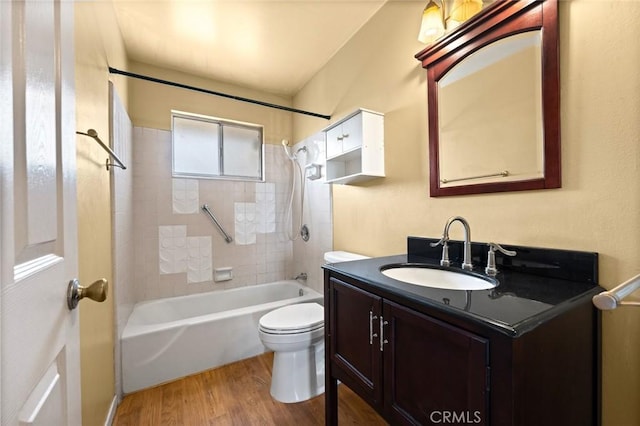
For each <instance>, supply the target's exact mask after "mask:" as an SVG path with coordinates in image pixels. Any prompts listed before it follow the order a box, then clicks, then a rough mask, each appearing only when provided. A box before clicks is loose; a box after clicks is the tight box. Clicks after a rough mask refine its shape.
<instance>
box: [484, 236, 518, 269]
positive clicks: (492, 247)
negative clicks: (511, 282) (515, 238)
mask: <svg viewBox="0 0 640 426" xmlns="http://www.w3.org/2000/svg"><path fill="white" fill-rule="evenodd" d="M487 245H488V246H489V253H487V267H486V268H484V272H485V273H486V274H487V275H489V276H490V277H495V276H496V275H497V274H498V269H497V268H496V250H498V251H499V252H500V253H502V254H504V255H506V256H515V255H516V254H517V253H516V252H515V251H513V250H507V249H505V248H503V247H502V246H501V245H500V244H496V243H487Z"/></svg>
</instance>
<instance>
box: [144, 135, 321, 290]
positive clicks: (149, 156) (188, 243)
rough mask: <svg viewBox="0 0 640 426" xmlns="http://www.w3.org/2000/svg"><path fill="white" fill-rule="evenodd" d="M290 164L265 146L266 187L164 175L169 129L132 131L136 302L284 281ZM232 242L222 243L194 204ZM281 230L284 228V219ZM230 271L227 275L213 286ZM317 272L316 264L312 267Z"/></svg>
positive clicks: (288, 273) (289, 272) (289, 266)
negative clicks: (204, 207)
mask: <svg viewBox="0 0 640 426" xmlns="http://www.w3.org/2000/svg"><path fill="white" fill-rule="evenodd" d="M290 166H291V165H290V164H289V160H288V159H287V157H286V156H285V155H284V152H283V150H282V147H281V146H279V145H269V144H266V145H265V167H266V182H260V183H256V182H242V181H227V180H214V179H178V178H172V177H171V132H169V131H164V130H156V129H149V128H141V127H134V128H133V166H132V168H131V169H132V173H133V212H134V213H133V228H134V229H133V248H134V252H135V254H134V263H135V265H136V267H135V283H136V284H135V291H136V300H137V301H142V300H149V299H156V298H160V297H170V296H179V295H184V294H191V293H199V292H204V291H211V290H219V289H227V288H233V287H239V286H246V285H252V284H261V283H267V282H272V281H277V280H281V279H289V278H292V277H293V276H294V271H296V272H295V273H296V274H297V273H298V270H299V269H300V268H299V267H295V268H294V266H293V258H294V257H293V244H292V242H291V241H290V240H289V239H288V238H287V236H286V233H285V225H284V224H283V218H284V215H285V209H286V207H287V197H288V191H289V188H290V187H289V185H290V180H289V179H290ZM203 204H207V205H208V206H209V208H210V209H211V211H212V212H213V213H214V215H215V216H216V217H217V219H218V221H219V222H220V223H221V224H222V226H223V228H224V229H225V230H226V231H227V233H229V234H230V235H231V236H232V237H233V242H232V243H230V244H228V243H226V242H225V240H224V237H223V236H222V235H221V234H220V232H219V231H218V230H217V229H216V228H215V227H214V225H213V222H212V221H211V219H210V218H209V217H208V216H207V215H205V214H204V213H203V212H202V210H201V209H200V206H202V205H203ZM286 226H291V223H290V222H288V223H287V225H286ZM221 268H231V269H232V274H233V278H232V279H231V280H227V281H219V282H216V281H215V278H216V277H215V275H216V274H215V271H216V269H221ZM318 268H319V266H318Z"/></svg>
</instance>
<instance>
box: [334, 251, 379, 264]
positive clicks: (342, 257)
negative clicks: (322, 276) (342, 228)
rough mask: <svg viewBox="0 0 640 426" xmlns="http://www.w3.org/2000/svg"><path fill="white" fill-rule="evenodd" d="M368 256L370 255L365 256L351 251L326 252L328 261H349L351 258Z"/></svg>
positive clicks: (357, 258)
mask: <svg viewBox="0 0 640 426" xmlns="http://www.w3.org/2000/svg"><path fill="white" fill-rule="evenodd" d="M368 258H369V257H368V256H364V255H362V254H358V253H351V252H348V251H328V252H326V253H325V254H324V261H325V262H327V263H337V262H349V261H351V260H360V259H368Z"/></svg>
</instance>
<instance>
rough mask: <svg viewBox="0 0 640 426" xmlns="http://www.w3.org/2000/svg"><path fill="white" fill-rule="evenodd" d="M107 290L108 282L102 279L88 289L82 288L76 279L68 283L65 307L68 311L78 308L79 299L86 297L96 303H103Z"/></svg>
mask: <svg viewBox="0 0 640 426" xmlns="http://www.w3.org/2000/svg"><path fill="white" fill-rule="evenodd" d="M108 289H109V282H108V281H107V280H106V279H105V278H102V279H100V280H98V281H96V282H94V283H93V284H91V285H90V286H89V287H83V286H81V285H80V281H78V279H77V278H76V279H73V280H71V281H69V286H68V287H67V307H68V308H69V310H70V311H71V310H73V309H75V308H76V306H78V302H79V301H80V299H83V298H85V297H88V298H89V299H91V300H95V301H96V302H104V301H105V300H106V299H107V290H108Z"/></svg>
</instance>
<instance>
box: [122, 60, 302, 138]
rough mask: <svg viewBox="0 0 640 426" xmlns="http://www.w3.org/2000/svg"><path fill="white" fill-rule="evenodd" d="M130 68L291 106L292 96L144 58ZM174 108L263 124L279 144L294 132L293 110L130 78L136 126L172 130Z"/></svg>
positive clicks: (266, 132)
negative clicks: (160, 65)
mask: <svg viewBox="0 0 640 426" xmlns="http://www.w3.org/2000/svg"><path fill="white" fill-rule="evenodd" d="M128 71H131V72H134V73H137V74H141V75H146V76H150V77H154V78H159V79H164V80H169V81H172V82H176V83H181V84H186V85H191V86H195V87H199V88H203V89H206V90H211V91H216V92H221V93H226V94H230V95H234V96H240V97H244V98H250V99H256V100H259V101H262V102H268V103H273V104H276V105H282V106H291V99H290V98H288V97H283V96H277V95H272V94H268V93H265V92H260V91H256V90H252V89H247V88H242V87H239V86H234V85H231V84H225V83H220V82H216V81H212V80H208V79H205V78H200V77H195V76H193V75H189V74H185V73H182V72H179V71H173V70H169V69H164V68H158V67H155V66H152V65H147V64H143V63H140V62H131V63H130V65H129V70H128ZM172 109H175V110H179V111H186V112H193V113H197V114H204V115H209V116H213V117H218V118H225V119H230V120H237V121H244V122H248V123H255V124H262V125H264V131H265V135H264V137H265V142H266V143H272V144H279V143H280V141H281V140H282V139H291V135H292V131H291V122H292V120H291V113H290V112H286V111H283V110H279V109H273V108H265V107H264V106H259V105H254V104H250V103H246V102H240V101H237V100H233V99H227V98H223V97H218V96H212V95H209V94H205V93H200V92H196V91H193V90H187V89H181V88H177V87H172V86H167V85H163V84H158V83H152V82H148V81H145V80H141V79H130V80H129V116H130V117H131V121H132V122H133V125H134V126H138V127H149V128H152V129H160V130H170V129H171V110H172ZM291 142H292V143H293V141H291Z"/></svg>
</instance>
